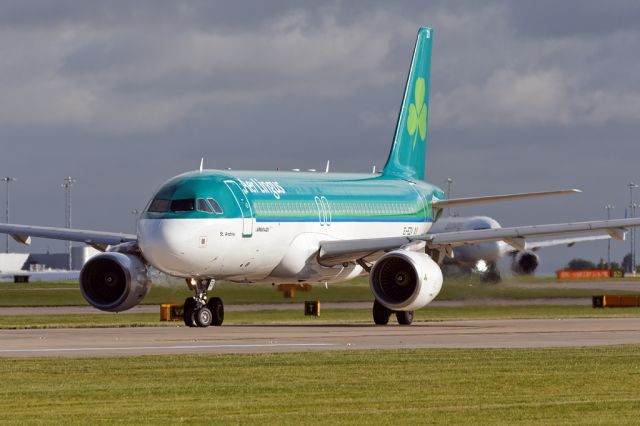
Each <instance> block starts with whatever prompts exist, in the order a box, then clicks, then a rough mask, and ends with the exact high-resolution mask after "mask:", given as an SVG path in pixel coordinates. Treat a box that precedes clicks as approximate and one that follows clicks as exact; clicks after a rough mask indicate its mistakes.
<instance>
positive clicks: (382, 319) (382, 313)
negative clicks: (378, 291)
mask: <svg viewBox="0 0 640 426" xmlns="http://www.w3.org/2000/svg"><path fill="white" fill-rule="evenodd" d="M390 316H391V311H390V310H389V309H388V308H387V307H386V306H384V305H383V304H382V303H380V302H378V300H377V299H376V300H375V301H374V302H373V322H374V323H375V324H376V325H387V324H388V323H389V317H390Z"/></svg>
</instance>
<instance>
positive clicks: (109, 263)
mask: <svg viewBox="0 0 640 426" xmlns="http://www.w3.org/2000/svg"><path fill="white" fill-rule="evenodd" d="M150 288H151V281H150V280H149V278H148V276H147V267H146V266H145V265H144V264H143V263H142V261H141V260H140V259H139V258H138V257H136V256H132V255H128V254H123V253H116V252H108V253H102V254H99V255H97V256H94V257H92V258H91V259H89V261H87V263H86V264H85V265H84V267H83V268H82V271H80V290H81V291H82V296H83V297H84V298H85V300H86V301H87V302H89V304H90V305H92V306H94V307H96V308H98V309H100V310H103V311H108V312H120V311H125V310H127V309H130V308H132V307H134V306H136V305H137V304H139V303H140V302H141V301H142V299H144V297H145V296H146V295H147V293H148V292H149V289H150Z"/></svg>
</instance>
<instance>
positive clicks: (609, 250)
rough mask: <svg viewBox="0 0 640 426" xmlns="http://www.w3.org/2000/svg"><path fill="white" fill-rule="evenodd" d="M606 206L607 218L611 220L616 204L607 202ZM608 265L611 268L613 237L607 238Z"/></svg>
mask: <svg viewBox="0 0 640 426" xmlns="http://www.w3.org/2000/svg"><path fill="white" fill-rule="evenodd" d="M604 208H605V209H607V220H610V219H611V210H612V209H615V208H616V206H614V205H612V204H607V205H606V206H604ZM607 265H608V266H609V269H611V238H609V239H608V240H607Z"/></svg>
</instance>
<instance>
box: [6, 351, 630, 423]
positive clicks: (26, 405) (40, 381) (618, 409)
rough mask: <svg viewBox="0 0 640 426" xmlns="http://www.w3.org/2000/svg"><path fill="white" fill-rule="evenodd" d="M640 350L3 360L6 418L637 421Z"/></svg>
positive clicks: (84, 420) (80, 420)
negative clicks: (639, 358)
mask: <svg viewBox="0 0 640 426" xmlns="http://www.w3.org/2000/svg"><path fill="white" fill-rule="evenodd" d="M638 356H640V347H638V346H620V347H600V348H572V349H531V350H525V349H501V350H490V349H486V350H462V349H460V350H402V351H351V352H330V351H328V352H307V353H294V354H256V355H237V354H236V355H181V356H162V357H159V356H145V357H126V358H125V357H117V358H103V359H96V358H80V359H67V358H64V359H51V358H50V359H3V360H2V362H1V363H0V377H2V382H3V386H1V387H0V400H1V401H2V406H1V408H0V423H2V424H30V423H39V424H41V423H55V424H86V423H92V424H105V423H106V424H112V423H127V424H131V423H135V424H141V423H145V424H175V423H187V422H188V423H190V424H192V423H195V424H203V423H220V424H246V423H251V424H256V423H258V424H310V423H312V424H319V423H324V424H444V423H446V424H497V425H501V424H509V425H511V424H531V423H536V424H554V425H556V424H617V425H619V424H637V423H638V412H639V410H640V395H638V389H639V388H640V367H638V363H637V360H638Z"/></svg>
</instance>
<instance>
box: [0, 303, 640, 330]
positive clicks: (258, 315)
mask: <svg viewBox="0 0 640 426" xmlns="http://www.w3.org/2000/svg"><path fill="white" fill-rule="evenodd" d="M321 313H322V315H321V316H320V317H318V318H314V317H305V316H304V315H303V310H302V305H301V306H300V310H298V311H278V310H262V311H240V312H227V313H226V315H225V325H240V324H323V325H330V324H346V323H348V324H371V322H372V319H371V310H370V309H325V310H323V311H322V312H321ZM637 316H640V308H624V309H615V308H613V309H594V308H592V307H590V306H575V305H568V306H543V305H532V306H462V307H427V308H424V309H420V310H418V311H416V316H415V321H416V322H420V321H431V322H435V321H446V320H473V319H513V318H518V319H526V318H600V317H637ZM159 318H160V314H159V312H158V313H153V314H151V313H145V314H137V313H136V314H98V313H96V314H88V315H81V314H71V315H15V316H9V315H2V316H0V329H28V328H31V329H33V328H89V327H143V326H144V327H176V326H183V325H184V324H183V323H182V322H180V321H178V322H174V321H171V322H166V321H160V320H159ZM392 320H393V319H392Z"/></svg>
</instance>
